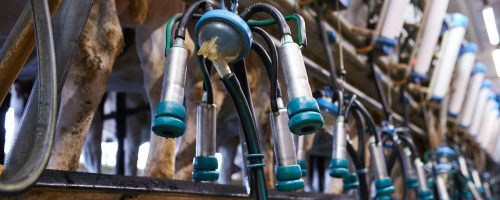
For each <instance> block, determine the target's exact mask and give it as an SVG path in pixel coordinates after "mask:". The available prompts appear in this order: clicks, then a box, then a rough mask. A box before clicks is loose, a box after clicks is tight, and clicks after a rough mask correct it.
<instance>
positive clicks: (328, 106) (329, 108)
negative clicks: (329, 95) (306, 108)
mask: <svg viewBox="0 0 500 200" xmlns="http://www.w3.org/2000/svg"><path fill="white" fill-rule="evenodd" d="M316 101H317V102H318V105H319V107H320V108H321V109H322V110H325V111H326V112H328V113H331V114H332V115H336V114H337V113H338V112H339V107H338V106H337V105H335V104H333V103H331V102H329V101H327V100H325V99H324V98H317V99H316Z"/></svg>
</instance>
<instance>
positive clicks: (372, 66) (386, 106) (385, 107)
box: [367, 53, 392, 122]
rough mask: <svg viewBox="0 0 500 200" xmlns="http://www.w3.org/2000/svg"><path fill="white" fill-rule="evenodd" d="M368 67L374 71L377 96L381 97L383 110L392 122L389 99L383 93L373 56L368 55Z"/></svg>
mask: <svg viewBox="0 0 500 200" xmlns="http://www.w3.org/2000/svg"><path fill="white" fill-rule="evenodd" d="M367 63H368V66H369V67H370V69H371V70H372V75H373V81H375V89H376V91H377V95H378V97H379V100H380V102H381V103H382V110H383V111H384V114H385V117H386V120H387V121H389V122H391V121H392V120H391V119H392V117H391V115H392V112H391V110H390V108H389V104H388V103H387V99H386V97H385V95H384V93H383V92H382V83H381V82H380V77H379V76H378V75H377V71H376V70H375V64H374V63H373V56H372V55H371V53H370V54H368V61H367Z"/></svg>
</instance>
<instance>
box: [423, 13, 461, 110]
mask: <svg viewBox="0 0 500 200" xmlns="http://www.w3.org/2000/svg"><path fill="white" fill-rule="evenodd" d="M445 22H446V23H445V25H446V28H447V30H446V31H445V32H444V35H443V38H442V40H441V45H440V51H439V53H438V56H439V57H438V60H437V64H436V66H435V67H434V71H433V73H432V78H431V81H430V85H429V90H430V92H429V93H430V94H429V95H428V99H430V100H431V101H435V102H437V103H440V102H441V101H442V100H443V99H444V97H445V96H446V95H447V93H448V89H449V86H450V82H451V77H452V75H453V72H454V67H455V62H456V60H457V57H458V53H459V51H460V44H461V43H462V41H463V38H464V36H465V29H466V28H467V23H468V19H467V17H465V16H464V15H462V14H460V13H454V14H450V15H447V16H446V20H445Z"/></svg>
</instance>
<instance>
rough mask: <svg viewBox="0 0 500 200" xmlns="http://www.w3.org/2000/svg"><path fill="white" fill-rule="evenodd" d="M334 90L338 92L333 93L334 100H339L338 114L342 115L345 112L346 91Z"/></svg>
mask: <svg viewBox="0 0 500 200" xmlns="http://www.w3.org/2000/svg"><path fill="white" fill-rule="evenodd" d="M334 91H336V92H335V93H334V95H332V102H335V100H337V107H338V112H337V113H338V114H337V115H338V116H341V115H343V113H344V92H342V90H334ZM334 98H337V99H334ZM344 120H345V119H344Z"/></svg>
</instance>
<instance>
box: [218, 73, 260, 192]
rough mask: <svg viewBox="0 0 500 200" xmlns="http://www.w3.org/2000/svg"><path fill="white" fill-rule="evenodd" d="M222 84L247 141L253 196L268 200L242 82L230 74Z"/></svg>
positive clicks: (254, 125) (253, 123)
mask: <svg viewBox="0 0 500 200" xmlns="http://www.w3.org/2000/svg"><path fill="white" fill-rule="evenodd" d="M222 83H223V84H224V86H225V87H226V90H227V91H228V92H229V94H230V95H231V97H232V99H233V102H234V106H235V107H236V110H237V112H238V116H239V118H240V121H241V126H242V128H243V133H244V137H245V141H246V143H247V145H246V146H247V151H248V156H247V159H248V161H249V167H248V168H249V169H250V170H249V176H250V185H251V187H252V189H251V194H252V195H253V197H254V198H255V199H267V189H266V180H265V176H264V169H263V166H264V163H262V158H263V155H262V153H261V151H260V146H259V136H258V134H257V126H256V124H255V119H254V118H253V116H252V114H251V113H252V112H251V110H250V106H249V104H248V101H247V99H246V97H245V94H244V92H243V90H242V89H241V86H240V82H239V81H238V79H237V77H236V76H235V75H234V74H230V75H228V76H226V77H224V78H222ZM249 155H252V156H249ZM250 166H252V167H250Z"/></svg>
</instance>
